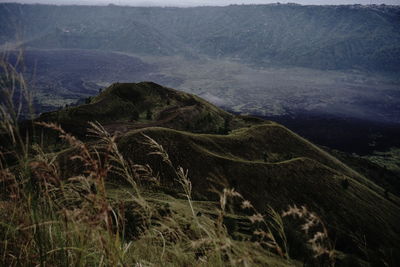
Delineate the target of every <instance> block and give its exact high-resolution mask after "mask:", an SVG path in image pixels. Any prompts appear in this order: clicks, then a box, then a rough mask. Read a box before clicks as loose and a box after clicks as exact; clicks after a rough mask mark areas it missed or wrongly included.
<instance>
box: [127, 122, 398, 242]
mask: <svg viewBox="0 0 400 267" xmlns="http://www.w3.org/2000/svg"><path fill="white" fill-rule="evenodd" d="M142 133H145V134H146V135H148V136H150V137H152V138H154V139H155V140H157V141H158V142H160V144H162V145H163V146H164V148H165V149H166V151H167V152H168V153H169V154H170V155H171V158H172V160H173V162H176V163H177V164H180V165H181V166H182V167H184V168H186V169H188V170H189V176H190V178H191V179H192V182H193V187H194V191H195V192H198V193H199V192H200V193H201V194H203V195H207V196H210V193H209V192H208V189H209V188H210V185H211V184H212V183H210V181H209V180H207V178H214V179H217V180H218V181H219V182H223V183H225V186H228V187H235V188H236V189H237V190H238V191H239V192H241V193H242V194H243V195H244V196H245V197H246V198H248V199H250V200H251V201H252V203H253V204H254V205H255V206H256V207H257V208H258V209H260V210H264V209H265V208H267V204H270V205H272V206H273V207H275V208H278V209H283V208H285V207H287V205H289V204H306V205H307V206H308V207H310V208H311V209H312V210H315V211H318V213H320V214H321V215H322V216H323V218H325V220H327V221H328V222H329V225H330V226H331V227H333V228H336V230H337V231H338V233H337V234H338V238H339V241H338V242H339V243H340V242H341V241H343V239H342V238H343V235H351V234H354V232H353V231H354V230H355V229H358V230H357V231H359V232H360V233H365V234H366V236H367V238H368V242H369V245H370V246H376V245H379V246H380V245H383V244H384V246H389V247H392V246H393V247H395V246H396V245H397V242H398V241H399V240H398V238H399V237H398V235H397V234H396V233H398V232H399V231H400V228H399V226H398V223H397V222H398V221H399V220H400V216H399V211H400V210H399V207H398V204H395V203H392V202H390V201H388V200H386V199H385V198H384V197H383V196H382V194H383V191H382V190H381V189H380V188H379V187H377V186H374V188H372V189H371V188H369V187H368V186H367V185H371V183H370V182H367V181H366V180H365V179H364V178H362V177H361V176H358V175H357V174H356V173H355V172H354V171H352V170H351V169H349V168H348V167H347V166H345V165H344V164H342V163H340V162H339V161H338V160H335V159H334V158H333V157H332V156H329V155H328V154H327V153H325V152H323V151H321V150H320V149H317V148H316V147H315V146H313V145H311V144H309V143H308V142H304V141H303V140H302V139H300V138H298V137H296V136H295V135H293V134H292V133H291V132H290V131H288V130H287V129H285V128H283V127H282V126H279V125H275V124H267V125H261V126H254V127H251V128H248V129H245V130H238V131H236V132H234V133H233V134H231V135H228V136H220V135H219V136H218V135H199V134H191V133H185V132H180V131H175V130H169V129H165V128H147V129H143V130H136V131H134V132H131V133H129V134H127V135H126V136H124V137H122V138H121V140H120V141H119V144H120V146H121V150H122V151H123V152H124V153H125V155H126V156H127V157H128V158H130V159H132V160H134V161H135V162H145V161H148V160H149V157H147V156H146V154H147V152H149V151H148V150H147V148H146V147H145V146H143V145H141V144H140V140H141V134H142ZM249 140H252V141H251V142H249ZM264 151H265V152H266V153H267V154H269V155H271V157H270V158H271V159H270V162H264V161H263V159H262V153H263V152H264ZM151 162H152V163H153V166H155V168H156V169H157V170H159V171H162V172H163V173H165V172H168V170H166V169H165V168H166V167H165V166H163V165H162V163H161V162H159V161H157V160H156V159H154V161H151ZM163 168H164V169H163ZM344 177H347V178H348V179H349V180H350V186H349V188H348V189H344V188H343V187H342V185H341V181H342V180H343V178H344ZM164 182H165V183H167V184H168V183H169V184H170V185H172V183H171V181H164ZM395 201H396V202H397V203H398V199H396V200H395ZM382 226H384V228H385V229H386V230H385V231H382V232H379V231H377V229H380V228H381V227H382ZM346 240H347V241H346V242H348V241H349V240H348V237H347V238H346ZM338 245H339V246H345V244H338Z"/></svg>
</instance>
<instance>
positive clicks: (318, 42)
mask: <svg viewBox="0 0 400 267" xmlns="http://www.w3.org/2000/svg"><path fill="white" fill-rule="evenodd" d="M0 14H1V17H3V18H2V20H3V21H4V22H5V23H6V24H7V23H8V22H9V23H8V24H11V26H10V25H7V26H6V27H5V28H4V29H3V30H2V32H0V35H1V36H0V40H1V41H2V43H5V42H6V41H14V40H15V35H16V33H19V32H21V31H22V32H23V33H24V34H23V35H22V36H23V37H22V38H23V39H22V40H19V41H26V44H27V45H28V46H33V47H41V48H87V49H105V50H117V51H125V52H134V53H143V54H149V55H171V54H183V55H186V56H188V55H189V54H191V53H193V55H196V54H198V53H200V54H206V55H209V56H212V57H233V58H237V59H240V60H243V61H246V62H249V63H256V64H261V65H265V66H270V65H271V64H272V65H294V66H304V67H311V68H319V69H349V68H363V69H371V70H380V71H396V70H399V66H400V58H399V57H400V56H399V47H400V46H399V45H400V30H399V27H397V25H398V24H399V22H400V11H399V8H398V7H388V6H368V7H363V6H298V5H261V6H252V5H249V6H246V5H244V6H228V7H198V8H185V9H182V8H138V7H137V8H136V7H118V6H109V7H77V6H45V5H43V6H42V5H15V4H12V5H11V4H3V5H1V6H0ZM14 22H15V23H14ZM15 24H16V25H18V26H19V27H13V26H14V25H15ZM20 36H21V35H20Z"/></svg>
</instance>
